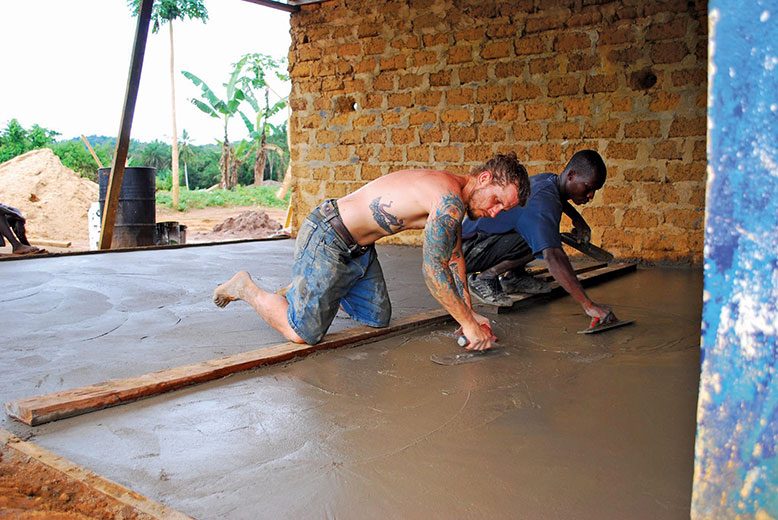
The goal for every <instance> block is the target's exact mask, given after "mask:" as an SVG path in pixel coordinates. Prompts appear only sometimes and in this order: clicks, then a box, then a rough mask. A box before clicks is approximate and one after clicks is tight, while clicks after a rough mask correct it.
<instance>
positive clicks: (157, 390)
mask: <svg viewBox="0 0 778 520" xmlns="http://www.w3.org/2000/svg"><path fill="white" fill-rule="evenodd" d="M635 268H636V264H617V265H613V266H610V267H604V268H599V269H594V270H591V271H587V272H584V273H582V274H581V275H580V276H579V279H581V281H582V283H586V282H593V281H600V280H606V279H609V278H612V277H613V276H617V275H619V274H622V273H627V272H630V271H634V270H635ZM542 296H547V295H521V296H516V297H515V300H514V301H515V302H519V301H526V300H531V299H533V298H539V297H542ZM450 319H451V317H450V316H449V314H448V313H447V312H445V311H444V310H442V309H439V310H433V311H427V312H424V313H421V314H417V315H414V316H409V317H405V318H400V319H397V320H393V321H392V322H391V323H390V324H389V326H388V327H385V328H381V329H375V328H370V327H355V328H352V329H348V330H344V331H341V332H336V333H333V334H328V335H327V336H326V337H325V340H324V341H322V342H321V343H319V344H317V345H298V344H296V343H291V342H289V343H281V344H278V345H273V346H270V347H265V348H261V349H257V350H252V351H250V352H243V353H241V354H234V355H232V356H227V357H223V358H219V359H212V360H208V361H203V362H200V363H195V364H192V365H186V366H181V367H175V368H170V369H166V370H160V371H158V372H152V373H150V374H145V375H141V376H138V377H131V378H127V379H114V380H109V381H105V382H103V383H98V384H96V385H90V386H85V387H81V388H74V389H71V390H63V391H61V392H55V393H52V394H46V395H41V396H35V397H28V398H25V399H19V400H16V401H10V402H7V403H5V409H6V412H7V414H8V415H9V416H11V417H13V418H14V419H17V420H19V421H21V422H23V423H25V424H28V425H30V426H37V425H39V424H44V423H47V422H51V421H56V420H59V419H65V418H67V417H73V416H75V415H81V414H84V413H89V412H93V411H96V410H101V409H103V408H108V407H111V406H118V405H120V404H125V403H129V402H132V401H136V400H138V399H143V398H146V397H151V396H154V395H158V394H162V393H165V392H170V391H172V390H177V389H180V388H184V387H186V386H190V385H194V384H198V383H204V382H206V381H212V380H214V379H219V378H221V377H225V376H228V375H230V374H234V373H237V372H242V371H244V370H250V369H253V368H257V367H260V366H263V365H269V364H273V363H279V362H283V361H287V360H289V359H292V358H294V357H298V356H305V355H308V354H311V353H313V352H316V351H319V350H325V349H332V348H337V347H342V346H346V345H356V344H359V343H364V342H367V341H371V340H373V339H377V338H380V337H384V336H387V335H390V334H397V333H399V332H404V331H406V330H408V329H410V328H419V327H423V326H425V325H432V324H438V323H443V322H445V321H447V320H450Z"/></svg>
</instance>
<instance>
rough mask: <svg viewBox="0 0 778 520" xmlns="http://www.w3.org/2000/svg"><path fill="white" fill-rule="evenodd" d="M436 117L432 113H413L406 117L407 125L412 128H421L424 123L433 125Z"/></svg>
mask: <svg viewBox="0 0 778 520" xmlns="http://www.w3.org/2000/svg"><path fill="white" fill-rule="evenodd" d="M437 120H438V116H437V115H435V113H434V112H413V113H411V114H410V115H409V116H408V124H410V125H412V126H421V125H423V124H425V123H429V124H434V123H436V122H437Z"/></svg>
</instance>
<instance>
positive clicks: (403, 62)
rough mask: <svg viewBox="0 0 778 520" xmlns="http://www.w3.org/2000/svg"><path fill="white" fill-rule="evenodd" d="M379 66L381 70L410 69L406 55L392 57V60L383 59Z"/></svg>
mask: <svg viewBox="0 0 778 520" xmlns="http://www.w3.org/2000/svg"><path fill="white" fill-rule="evenodd" d="M379 65H380V67H381V70H382V71H383V70H398V69H399V70H403V69H406V68H407V67H408V58H407V56H406V55H404V54H399V55H397V56H392V57H391V58H381V60H380V62H379Z"/></svg>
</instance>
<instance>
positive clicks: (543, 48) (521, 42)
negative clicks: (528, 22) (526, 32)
mask: <svg viewBox="0 0 778 520" xmlns="http://www.w3.org/2000/svg"><path fill="white" fill-rule="evenodd" d="M514 47H515V52H516V54H517V55H520V56H521V55H531V54H543V53H545V52H548V45H547V43H546V38H544V37H543V36H540V35H532V36H522V37H520V38H517V39H516V45H515V46H514Z"/></svg>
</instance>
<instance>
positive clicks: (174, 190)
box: [168, 20, 179, 209]
mask: <svg viewBox="0 0 778 520" xmlns="http://www.w3.org/2000/svg"><path fill="white" fill-rule="evenodd" d="M168 26H169V27H170V96H171V100H170V101H171V103H170V107H171V108H172V113H173V137H172V141H171V150H172V152H173V153H172V155H173V157H172V160H171V163H170V169H171V177H172V181H173V186H172V187H171V195H172V198H173V209H178V196H179V180H178V128H177V127H176V73H175V57H174V54H173V48H174V47H173V20H170V21H169V22H168Z"/></svg>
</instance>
